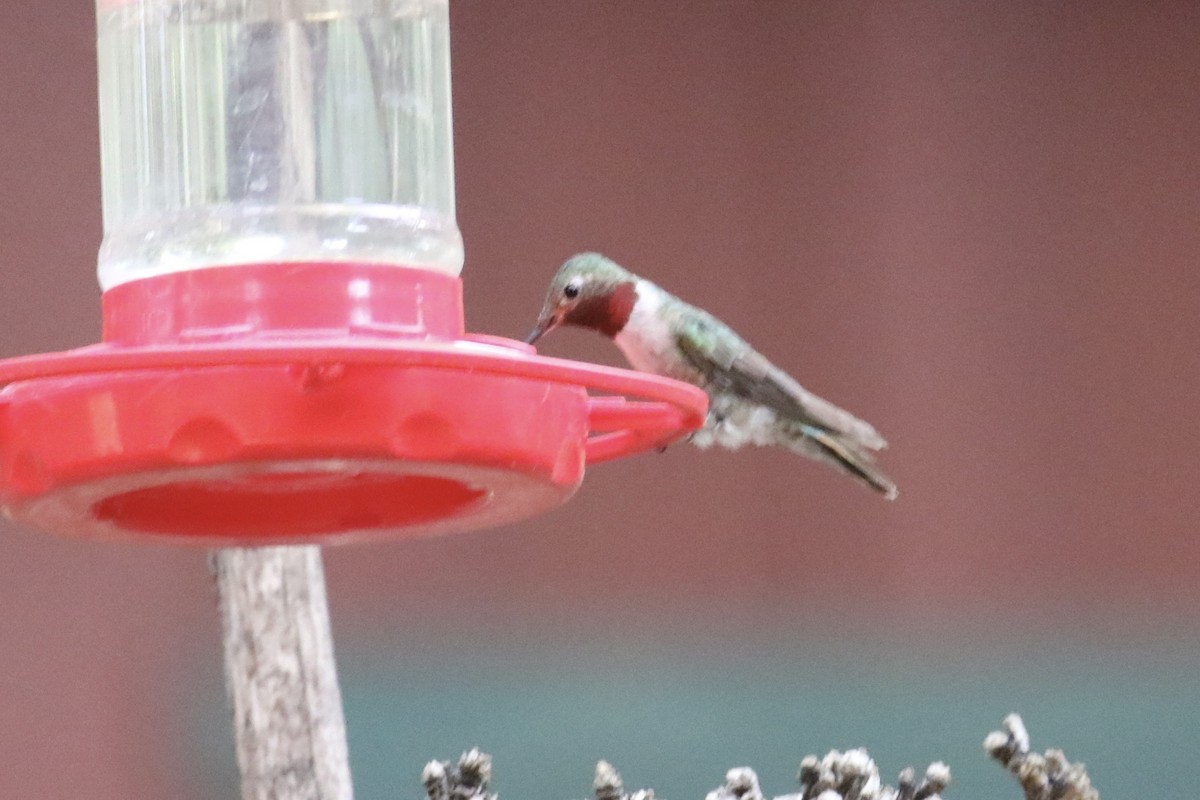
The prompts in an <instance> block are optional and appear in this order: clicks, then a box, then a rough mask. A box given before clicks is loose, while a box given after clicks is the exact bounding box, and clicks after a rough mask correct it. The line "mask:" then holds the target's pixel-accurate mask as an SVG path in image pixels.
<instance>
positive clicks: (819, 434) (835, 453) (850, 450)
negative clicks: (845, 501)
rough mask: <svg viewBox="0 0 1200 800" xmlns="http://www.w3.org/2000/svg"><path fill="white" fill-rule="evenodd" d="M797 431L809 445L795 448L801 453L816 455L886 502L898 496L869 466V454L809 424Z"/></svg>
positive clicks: (886, 479) (883, 477) (878, 471)
mask: <svg viewBox="0 0 1200 800" xmlns="http://www.w3.org/2000/svg"><path fill="white" fill-rule="evenodd" d="M800 430H801V432H802V433H803V435H804V438H805V439H806V440H807V441H806V442H805V444H808V443H811V444H810V445H809V446H807V447H803V446H802V447H800V448H798V449H800V451H801V452H802V453H804V454H805V455H817V456H818V457H819V458H821V459H822V460H824V461H828V462H830V463H832V464H833V465H834V466H837V467H839V468H841V469H842V470H844V471H846V472H848V473H849V474H851V475H853V476H854V477H856V478H858V479H859V480H861V481H863V482H864V483H866V484H867V485H868V486H870V487H871V488H872V489H874V490H875V491H877V492H879V493H880V494H882V495H883V496H884V497H885V498H887V499H888V500H895V499H896V495H897V494H899V491H898V490H897V489H896V484H895V483H893V482H892V480H891V478H889V477H888V476H887V475H884V474H883V472H881V471H880V470H879V469H878V468H877V467H876V466H875V465H874V464H872V463H871V456H870V455H869V454H867V453H866V452H864V451H863V450H861V449H860V448H859V447H857V446H855V445H854V444H851V443H849V442H847V441H845V440H844V439H842V438H840V437H838V436H837V435H836V434H833V433H830V432H829V431H823V430H821V429H820V428H816V427H814V426H812V425H802V426H801V429H800ZM798 444H799V443H798ZM812 444H815V445H816V446H817V448H818V450H817V451H816V452H814V450H813V449H812V447H811V445H812Z"/></svg>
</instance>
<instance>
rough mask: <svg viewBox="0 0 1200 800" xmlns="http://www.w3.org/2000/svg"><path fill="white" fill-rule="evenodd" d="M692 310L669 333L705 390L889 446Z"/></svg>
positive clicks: (867, 427)
mask: <svg viewBox="0 0 1200 800" xmlns="http://www.w3.org/2000/svg"><path fill="white" fill-rule="evenodd" d="M693 311H694V313H688V314H681V315H678V316H676V318H675V320H674V321H673V322H674V324H673V326H672V329H673V332H674V334H675V342H676V345H677V346H678V347H679V352H680V353H682V354H683V357H684V358H685V359H686V360H687V361H688V363H689V364H690V365H691V366H692V367H693V368H694V369H696V370H697V371H698V372H699V373H700V374H701V376H703V378H704V380H705V381H706V388H707V389H708V390H709V391H716V392H728V393H730V394H733V395H736V396H738V397H743V398H745V399H747V400H750V401H752V402H754V403H758V404H759V405H763V406H766V407H767V408H770V409H772V410H773V411H775V412H776V413H777V414H780V415H781V416H783V417H786V418H788V419H794V420H796V421H797V422H800V423H803V424H807V425H814V426H816V427H818V428H821V429H824V430H827V431H830V432H831V433H835V434H839V435H841V436H844V437H846V438H847V439H848V440H850V441H851V442H853V443H855V444H857V445H859V446H862V447H867V448H870V449H872V450H878V449H880V448H882V447H886V446H887V442H886V441H884V439H883V437H882V436H880V435H879V433H878V432H877V431H876V430H875V429H874V428H873V427H871V425H870V424H868V423H866V422H864V421H863V420H861V419H859V418H857V417H855V416H854V415H853V414H851V413H850V412H849V411H845V410H843V409H841V408H838V407H837V406H835V405H834V404H833V403H830V402H829V401H828V400H823V399H821V398H820V397H817V396H816V395H815V394H813V393H812V392H810V391H808V390H807V389H805V388H804V387H803V386H801V385H800V384H799V383H797V382H796V380H795V379H794V378H792V376H790V375H788V374H787V373H786V372H784V371H783V370H781V369H780V368H779V367H777V366H775V365H774V364H772V363H771V362H770V361H768V360H767V359H766V357H765V356H763V355H762V354H761V353H759V352H758V351H757V350H755V349H754V348H753V347H751V346H750V345H749V344H748V343H747V342H746V341H745V340H744V339H742V338H741V337H740V336H738V335H737V334H736V333H734V332H733V331H732V330H731V329H730V328H729V326H727V325H726V324H725V323H723V322H721V321H720V320H718V319H717V318H716V317H714V316H712V315H711V314H708V313H706V312H704V311H701V310H700V309H694V310H693Z"/></svg>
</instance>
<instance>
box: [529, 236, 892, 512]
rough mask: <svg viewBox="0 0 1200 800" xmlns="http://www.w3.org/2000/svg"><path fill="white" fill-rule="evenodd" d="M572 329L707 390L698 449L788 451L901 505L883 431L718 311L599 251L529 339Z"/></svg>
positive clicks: (555, 292) (549, 303) (571, 276)
mask: <svg viewBox="0 0 1200 800" xmlns="http://www.w3.org/2000/svg"><path fill="white" fill-rule="evenodd" d="M563 325H575V326H579V327H583V328H591V329H593V330H596V331H599V332H600V333H602V334H604V335H605V336H607V337H609V338H610V339H612V340H613V341H614V342H615V343H616V345H617V347H618V348H619V349H620V350H621V352H622V353H623V354H624V356H625V358H626V360H627V361H628V362H629V363H630V364H631V365H632V366H633V368H634V369H637V370H640V371H643V372H651V373H654V374H656V375H662V376H665V377H668V378H675V379H676V380H681V381H686V382H687V383H691V384H694V385H695V386H698V387H700V388H701V389H703V390H704V391H705V393H706V394H707V395H708V401H709V403H708V416H707V418H706V419H705V422H704V426H703V427H702V428H700V429H699V430H697V431H695V432H693V433H692V435H691V442H692V444H694V445H696V446H698V447H701V448H708V447H711V446H712V445H714V444H716V445H720V446H722V447H727V448H730V449H734V448H738V447H741V446H742V445H746V444H755V445H773V446H779V447H784V448H787V449H788V450H791V451H792V452H795V453H798V454H800V455H803V456H807V457H809V458H813V459H816V460H817V461H821V462H824V463H826V464H830V465H832V466H834V467H836V468H838V469H841V470H842V471H843V472H846V473H848V474H849V475H851V476H853V477H855V478H858V479H859V480H861V481H862V482H864V483H865V484H867V485H868V486H870V487H871V488H872V489H874V490H875V491H877V492H879V493H880V494H882V495H883V496H884V497H886V498H887V499H889V500H892V499H895V497H896V484H894V483H893V482H892V481H891V479H890V478H888V477H887V476H886V475H884V474H883V473H882V472H881V471H880V470H879V469H878V468H877V467H876V466H875V465H874V463H873V462H874V459H873V458H872V456H871V452H872V451H874V450H880V449H882V448H884V447H886V446H887V442H885V441H884V439H883V437H882V436H880V435H879V433H878V432H876V430H875V428H873V427H872V426H871V425H869V424H868V423H866V422H864V421H863V420H861V419H858V418H857V417H855V416H854V415H853V414H851V413H850V412H848V411H844V410H842V409H841V408H838V407H837V406H835V405H834V404H833V403H830V402H829V401H827V400H823V399H821V398H820V397H817V396H816V395H815V394H813V393H812V392H809V391H808V390H807V389H805V388H804V387H803V386H801V385H800V384H799V383H797V382H796V380H795V379H794V378H792V377H791V376H790V375H788V374H787V373H786V372H784V371H783V370H782V369H780V368H779V367H777V366H775V365H774V364H772V363H771V362H770V361H768V360H767V359H766V358H765V357H764V356H763V355H762V354H760V353H759V352H758V351H757V350H755V349H754V348H753V347H751V346H750V345H749V344H748V343H747V342H746V341H745V340H744V339H742V337H740V336H738V335H737V334H736V333H734V331H733V330H732V329H731V328H730V327H729V326H728V325H726V324H725V323H723V322H721V321H720V320H719V319H717V318H716V317H714V316H713V315H712V314H709V313H708V312H707V311H704V310H703V309H700V308H697V307H695V306H692V305H688V304H687V303H685V302H684V301H683V300H680V299H679V298H678V297H675V296H674V295H672V294H670V293H668V292H667V291H665V290H664V289H661V288H659V287H658V286H656V285H655V284H653V283H651V282H650V281H648V280H646V279H645V278H639V277H638V276H637V275H635V274H633V273H632V272H630V271H629V270H627V269H625V268H624V267H622V266H620V265H619V264H617V263H616V262H615V261H612V260H611V259H609V258H606V257H604V256H602V255H600V254H599V253H579V254H578V255H574V256H572V257H571V258H569V259H567V260H566V262H564V263H563V265H562V266H561V267H559V269H558V272H557V273H556V274H555V276H554V279H553V280H552V281H551V282H550V289H549V291H548V292H547V293H546V302H545V304H544V305H543V306H542V312H541V314H540V315H539V316H538V319H537V324H536V325H535V326H534V328H533V330H532V331H531V332H530V334H529V336H527V337H526V339H525V341H526V343H528V344H533V343H534V342H536V341H537V340H538V339H540V338H541V337H543V336H545V335H546V334H547V333H549V332H550V331H552V330H554V329H555V328H558V327H560V326H563Z"/></svg>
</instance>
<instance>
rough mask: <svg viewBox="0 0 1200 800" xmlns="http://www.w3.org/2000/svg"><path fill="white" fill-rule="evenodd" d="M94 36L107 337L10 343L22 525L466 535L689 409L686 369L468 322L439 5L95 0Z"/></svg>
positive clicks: (312, 536)
mask: <svg viewBox="0 0 1200 800" xmlns="http://www.w3.org/2000/svg"><path fill="white" fill-rule="evenodd" d="M98 31H99V56H100V73H99V78H100V119H101V137H100V138H101V148H102V166H103V209H104V241H103V244H102V246H101V248H100V255H99V279H100V285H101V288H102V289H103V303H102V305H103V340H102V342H100V343H99V344H95V345H91V346H87V347H82V348H79V349H76V350H70V351H67V352H59V353H49V354H41V355H32V356H25V357H18V358H13V359H9V360H6V361H3V362H0V384H3V385H4V389H3V391H2V392H0V503H2V504H3V506H4V509H5V510H6V511H7V513H8V514H9V515H10V516H12V517H13V518H15V519H16V520H18V521H20V522H24V523H28V524H30V525H33V526H37V527H40V528H44V529H46V530H51V531H56V532H62V533H69V534H76V535H80V536H86V537H93V538H129V537H135V538H136V537H158V538H166V539H170V540H172V541H178V542H195V543H203V544H208V545H213V544H215V545H222V546H226V545H263V544H285V543H298V542H316V543H325V542H332V541H339V540H345V539H374V538H377V537H390V536H397V535H408V534H418V533H429V532H438V531H451V530H453V531H459V530H467V529H472V528H480V527H485V526H490V525H497V524H500V523H505V522H511V521H514V520H518V519H522V518H526V517H530V516H532V515H535V514H538V513H539V512H543V511H546V510H548V509H550V508H552V507H554V506H556V505H557V504H559V503H562V502H563V501H565V500H566V499H567V498H568V497H569V496H570V495H571V494H572V493H573V492H574V491H575V490H576V488H577V487H578V486H579V484H580V481H581V480H582V478H583V474H584V468H585V466H586V465H588V464H592V463H596V462H600V461H605V460H609V459H614V458H618V457H621V456H626V455H629V454H632V453H636V452H639V451H644V450H647V449H651V448H654V447H658V446H660V445H663V444H665V443H667V442H669V441H671V440H673V439H675V438H677V437H679V436H680V435H682V434H683V433H685V432H686V431H688V430H691V429H694V428H696V427H698V426H699V425H700V424H701V423H702V421H703V416H704V413H705V398H704V395H703V393H702V392H700V391H699V390H697V389H696V388H694V387H692V386H688V385H686V384H682V383H679V382H676V381H671V380H666V379H662V378H658V377H654V376H649V375H645V374H642V373H636V372H632V371H628V370H622V369H612V368H606V367H600V366H595V365H590V364H583V363H577V362H572V361H567V360H562V359H554V358H545V357H541V356H538V355H537V354H536V352H535V351H534V350H533V348H531V347H529V346H526V345H524V344H523V343H520V342H517V341H514V340H510V339H504V338H498V337H495V336H481V335H473V334H468V333H466V332H465V331H464V326H463V308H462V283H461V281H460V278H459V272H460V269H461V267H462V263H463V249H462V242H461V238H460V235H459V231H458V228H457V226H456V223H455V209H454V180H453V159H452V146H451V124H450V120H451V114H450V70H449V25H448V14H447V4H446V1H445V0H382V1H381V2H372V3H363V2H358V1H357V0H319V1H318V0H258V1H257V2H256V1H255V0H250V1H247V0H206V1H205V2H196V1H194V0H99V2H98ZM486 267H487V265H480V267H479V268H486ZM533 290H534V289H532V288H531V291H533ZM534 300H535V297H534V296H533V295H531V302H534Z"/></svg>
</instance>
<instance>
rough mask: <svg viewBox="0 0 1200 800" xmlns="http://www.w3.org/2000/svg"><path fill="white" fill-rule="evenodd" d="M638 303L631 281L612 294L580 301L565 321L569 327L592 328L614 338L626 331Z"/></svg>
mask: <svg viewBox="0 0 1200 800" xmlns="http://www.w3.org/2000/svg"><path fill="white" fill-rule="evenodd" d="M635 303H637V289H635V288H633V283H632V282H631V281H625V282H624V283H618V284H617V285H616V286H615V287H613V290H612V291H611V292H607V293H605V294H596V295H592V296H591V297H585V298H583V299H582V300H580V301H579V304H578V305H576V306H575V307H574V308H573V309H571V311H570V312H569V313H568V314H567V315H566V317H565V318H564V319H563V322H564V323H565V324H567V325H579V326H581V327H584V328H592V329H594V330H598V331H600V332H601V333H603V334H604V335H605V336H608V337H609V338H612V337H613V336H616V335H617V334H618V333H620V332H621V331H622V330H624V329H625V323H627V322H629V315H630V314H632V313H633V306H634V304H635Z"/></svg>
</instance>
